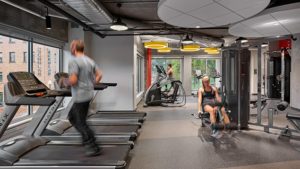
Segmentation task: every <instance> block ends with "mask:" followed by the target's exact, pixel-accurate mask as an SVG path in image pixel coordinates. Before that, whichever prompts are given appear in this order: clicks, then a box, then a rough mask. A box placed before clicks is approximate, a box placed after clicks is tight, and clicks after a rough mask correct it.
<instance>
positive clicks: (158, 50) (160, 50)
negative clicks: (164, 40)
mask: <svg viewBox="0 0 300 169" xmlns="http://www.w3.org/2000/svg"><path fill="white" fill-rule="evenodd" d="M171 51H172V49H171V48H162V49H157V52H158V53H169V52H171Z"/></svg>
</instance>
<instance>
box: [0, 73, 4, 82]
mask: <svg viewBox="0 0 300 169" xmlns="http://www.w3.org/2000/svg"><path fill="white" fill-rule="evenodd" d="M0 77H1V78H0V83H3V72H0Z"/></svg>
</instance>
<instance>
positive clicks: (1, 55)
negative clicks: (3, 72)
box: [0, 52, 3, 63]
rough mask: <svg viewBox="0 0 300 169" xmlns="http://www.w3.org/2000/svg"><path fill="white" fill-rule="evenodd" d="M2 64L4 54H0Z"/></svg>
mask: <svg viewBox="0 0 300 169" xmlns="http://www.w3.org/2000/svg"><path fill="white" fill-rule="evenodd" d="M0 63H3V53H2V52H0Z"/></svg>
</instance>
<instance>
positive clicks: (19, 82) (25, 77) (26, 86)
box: [7, 72, 48, 96]
mask: <svg viewBox="0 0 300 169" xmlns="http://www.w3.org/2000/svg"><path fill="white" fill-rule="evenodd" d="M7 78H8V80H9V81H10V82H13V83H14V84H15V85H16V86H18V88H20V89H22V90H23V91H24V92H25V93H24V94H25V95H27V96H43V95H46V94H47V90H48V88H47V87H46V86H45V85H44V84H43V83H42V82H40V81H39V80H38V79H37V78H36V77H35V76H34V74H32V73H29V72H11V73H9V74H8V75H7Z"/></svg>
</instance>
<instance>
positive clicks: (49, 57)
mask: <svg viewBox="0 0 300 169" xmlns="http://www.w3.org/2000/svg"><path fill="white" fill-rule="evenodd" d="M50 75H51V52H50V50H49V49H48V76H50Z"/></svg>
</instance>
